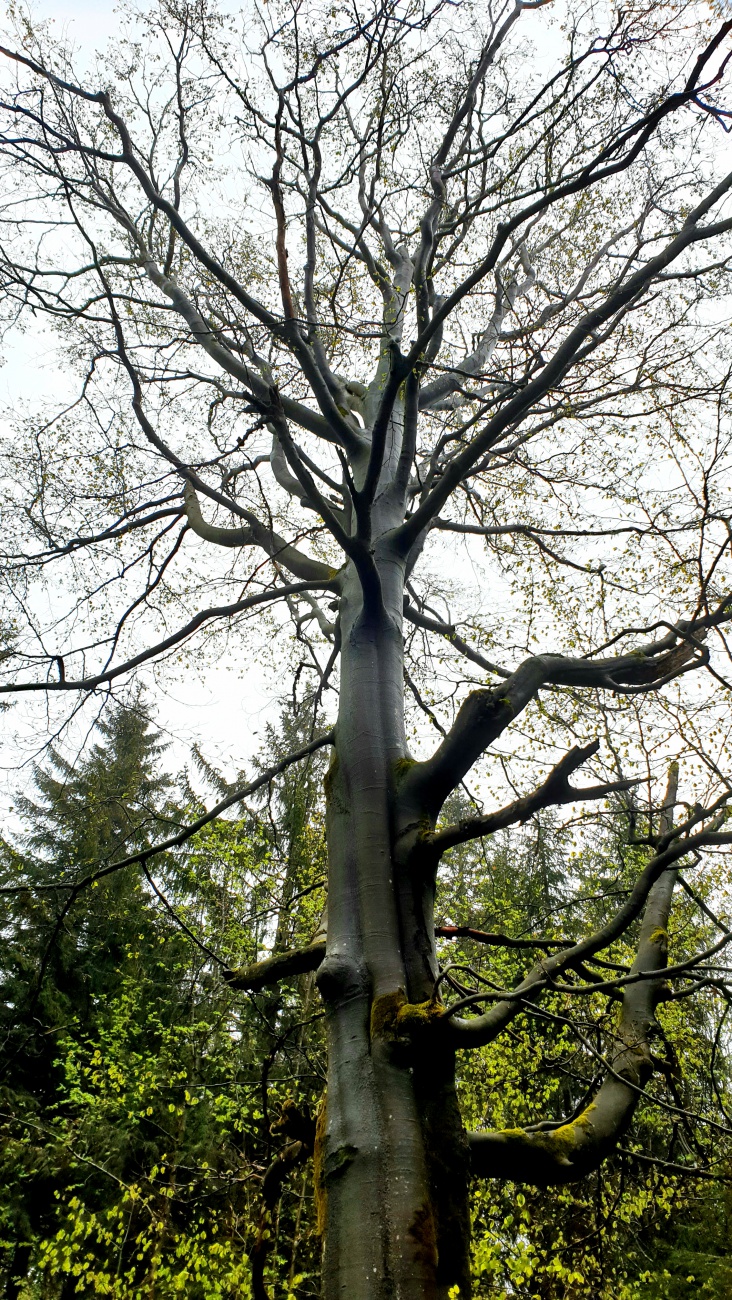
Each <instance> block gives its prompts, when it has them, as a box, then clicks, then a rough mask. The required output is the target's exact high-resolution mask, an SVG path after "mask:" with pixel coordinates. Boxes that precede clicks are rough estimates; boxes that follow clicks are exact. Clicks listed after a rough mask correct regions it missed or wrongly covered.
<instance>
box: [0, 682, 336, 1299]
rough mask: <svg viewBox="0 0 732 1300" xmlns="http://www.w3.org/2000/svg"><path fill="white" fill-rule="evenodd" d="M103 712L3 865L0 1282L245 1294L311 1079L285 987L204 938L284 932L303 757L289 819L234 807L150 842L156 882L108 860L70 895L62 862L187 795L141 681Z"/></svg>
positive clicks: (293, 1219)
mask: <svg viewBox="0 0 732 1300" xmlns="http://www.w3.org/2000/svg"><path fill="white" fill-rule="evenodd" d="M100 728H101V736H100V737H99V741H98V743H96V744H94V746H93V747H92V749H91V752H90V753H88V754H87V755H84V756H82V758H81V759H80V761H79V763H78V765H77V766H76V768H75V769H73V770H72V769H71V768H70V767H69V764H68V762H66V761H65V760H64V759H63V758H62V757H61V756H60V755H54V754H52V755H51V770H46V769H43V768H39V769H37V771H36V774H35V786H36V797H35V798H29V797H25V798H23V799H21V800H19V811H20V812H21V814H22V818H23V825H24V830H25V834H24V835H23V841H22V847H21V848H17V847H14V846H11V845H9V844H3V845H2V849H3V854H2V859H1V860H0V861H1V863H2V868H3V879H4V880H11V881H15V882H17V880H18V879H19V877H24V878H25V879H26V880H32V881H33V882H34V883H35V885H36V887H37V890H38V892H37V893H30V895H29V892H28V891H23V892H21V893H17V894H15V895H11V896H10V897H11V900H12V902H13V904H14V906H13V910H12V911H11V912H10V913H9V914H7V915H6V917H5V922H4V942H3V949H2V954H1V957H0V981H1V982H0V987H2V993H3V998H2V1030H3V1033H2V1048H1V1049H0V1080H1V1086H2V1099H3V1100H2V1107H0V1233H1V1236H0V1241H1V1243H2V1245H1V1247H0V1251H1V1253H0V1287H2V1293H3V1295H7V1297H8V1300H17V1297H19V1296H22V1297H23V1300H41V1298H43V1300H50V1298H51V1297H52V1298H53V1300H56V1298H57V1297H68V1296H72V1295H76V1294H80V1293H81V1294H90V1293H92V1292H93V1293H94V1294H107V1295H113V1296H116V1297H118V1298H119V1300H123V1298H127V1297H132V1296H136V1295H139V1294H141V1293H142V1294H152V1293H153V1292H154V1294H156V1295H159V1296H177V1295H180V1293H181V1288H182V1287H183V1288H184V1289H185V1291H186V1294H189V1295H191V1296H200V1297H201V1300H204V1298H206V1297H218V1296H220V1295H222V1294H230V1293H232V1292H238V1291H244V1292H248V1290H249V1286H250V1279H251V1278H252V1275H253V1274H256V1270H257V1263H258V1262H259V1261H261V1265H262V1268H261V1269H260V1272H263V1271H264V1267H263V1266H264V1264H265V1263H267V1252H262V1250H261V1249H258V1248H257V1247H258V1244H259V1242H260V1239H261V1237H262V1232H261V1224H260V1222H259V1220H260V1200H261V1197H260V1186H261V1185H262V1183H263V1181H264V1182H265V1183H266V1180H267V1170H268V1167H269V1166H270V1165H272V1166H273V1167H274V1169H275V1170H277V1171H279V1168H281V1167H283V1166H284V1167H285V1168H286V1169H287V1170H288V1171H289V1170H292V1169H293V1168H296V1167H297V1163H298V1161H297V1160H296V1159H295V1157H300V1154H301V1153H300V1150H297V1149H296V1150H294V1151H293V1150H292V1149H290V1150H289V1152H288V1155H289V1161H288V1162H285V1161H283V1160H282V1158H281V1156H280V1157H279V1163H278V1162H277V1159H275V1161H274V1162H273V1161H272V1154H273V1153H272V1149H271V1148H272V1135H271V1133H270V1127H271V1126H272V1125H273V1124H274V1126H275V1128H276V1130H277V1132H278V1133H279V1132H291V1130H292V1129H293V1127H297V1122H298V1119H299V1121H300V1124H301V1125H305V1124H307V1123H308V1118H307V1117H308V1115H309V1110H311V1109H313V1108H314V1106H313V1103H314V1101H316V1100H317V1096H318V1093H319V1091H320V1089H321V1087H322V1083H321V1075H320V1072H319V1070H318V1069H316V1070H315V1071H314V1070H313V1068H312V1066H311V1064H310V1062H309V1060H308V1059H307V1058H306V1057H305V1056H304V1055H303V1053H302V1051H300V1050H298V1036H300V1037H301V1036H302V1033H303V1024H302V1022H303V1019H306V1018H307V1016H308V1008H307V1006H306V1005H304V1003H303V1000H302V999H301V998H300V997H299V996H298V995H297V992H295V995H294V996H293V995H292V994H290V995H288V996H287V997H284V998H280V1000H279V1005H277V1006H275V1005H274V1001H273V1000H272V999H271V998H270V999H269V1005H268V1006H266V1007H265V1006H262V1005H261V1003H260V1005H255V1004H254V1003H253V1002H252V1001H251V999H248V998H247V997H246V996H243V995H242V994H241V993H237V992H236V991H235V990H233V989H232V988H230V987H229V986H227V984H226V982H225V981H223V980H221V979H220V978H217V973H216V972H217V967H216V965H215V963H213V964H212V961H211V950H210V948H208V946H207V945H210V944H214V943H215V945H216V951H217V956H218V957H219V959H220V961H222V962H226V963H228V964H229V965H237V964H241V963H243V962H250V963H251V962H252V961H253V960H254V959H255V958H256V956H257V951H258V943H257V939H258V937H259V939H260V941H261V938H262V936H264V937H266V936H267V934H268V933H272V932H273V931H279V930H283V929H284V925H285V921H284V916H283V912H284V911H286V910H287V908H288V906H289V904H290V903H291V901H292V892H293V891H292V889H291V888H289V889H288V886H289V885H290V884H291V882H290V881H289V880H288V873H287V871H285V872H284V879H283V881H282V882H281V884H280V885H279V886H278V885H277V883H276V882H275V883H274V884H273V870H272V865H273V858H274V857H275V856H276V851H277V849H276V840H275V832H276V831H280V832H281V833H282V834H281V837H282V838H284V841H285V843H284V845H283V846H282V847H283V848H284V849H285V852H286V855H287V861H288V863H289V861H290V860H293V859H294V860H295V861H296V862H297V870H298V873H299V879H300V883H301V885H303V886H304V884H305V881H306V880H307V883H308V884H310V886H311V887H312V886H313V885H314V884H315V883H317V876H315V873H316V872H317V873H320V874H321V875H322V862H321V861H320V860H319V856H322V855H319V854H318V853H317V852H313V853H312V854H311V859H312V860H311V863H310V866H311V874H310V877H309V878H308V876H307V867H306V864H305V862H304V854H303V851H302V845H301V844H298V833H299V832H300V830H301V826H300V823H301V822H302V818H303V813H304V812H305V810H306V809H307V807H308V800H310V801H311V802H312V797H313V794H314V782H313V780H312V774H311V773H309V772H308V770H307V767H306V765H304V764H301V765H299V766H298V767H297V768H296V769H295V770H294V772H292V773H290V774H289V779H288V781H287V782H286V783H285V788H284V789H283V790H282V791H281V792H279V793H280V798H281V800H282V803H283V809H284V813H285V816H284V817H283V818H282V821H283V822H284V826H283V827H278V826H277V824H276V822H275V823H272V824H271V825H270V824H268V822H267V821H265V820H264V819H263V818H260V817H258V816H257V815H256V813H254V812H253V811H252V812H249V813H245V814H244V815H241V810H240V815H239V816H237V817H235V818H234V819H233V820H226V821H221V822H220V823H219V824H218V825H217V826H215V827H210V828H208V831H207V833H206V834H205V835H203V836H201V837H200V840H199V842H198V843H197V844H196V845H195V847H192V850H191V851H186V850H185V849H184V850H181V851H180V852H178V853H177V854H169V855H167V856H162V855H161V856H158V857H157V858H156V861H155V874H154V877H152V876H151V877H150V879H149V880H148V881H146V880H145V876H144V872H143V870H142V869H141V868H139V867H138V869H137V871H123V872H117V873H113V874H111V875H109V876H107V877H106V878H105V879H103V880H101V881H100V882H99V886H98V888H97V889H94V890H85V891H81V892H80V893H79V894H78V895H77V896H76V897H75V898H74V900H73V902H72V904H71V906H64V897H63V893H62V894H61V895H60V896H59V893H58V891H57V890H55V889H54V888H53V885H54V882H56V881H58V878H59V875H61V876H64V875H66V876H70V877H72V878H74V877H76V876H77V875H78V873H79V871H80V870H81V871H84V869H85V868H86V867H88V865H89V864H90V863H93V862H95V861H98V859H99V857H100V855H102V854H105V853H106V854H107V855H108V856H109V858H110V859H111V861H114V860H115V858H119V857H121V856H123V855H124V853H125V852H126V851H128V850H129V849H131V848H134V847H135V846H139V845H141V844H150V843H151V842H152V841H154V839H155V836H156V834H157V835H159V834H160V833H161V831H162V830H163V829H164V828H165V826H166V825H167V826H170V824H171V822H173V823H175V822H176V821H178V822H179V821H180V820H181V819H184V818H185V815H186V813H188V815H190V813H191V812H192V811H194V810H195V808H196V802H197V801H196V800H195V798H193V799H192V798H191V797H190V795H189V797H188V798H187V799H185V798H183V797H182V791H181V790H180V789H176V787H175V786H174V783H173V782H172V780H171V779H170V778H169V777H167V776H166V775H165V774H164V773H163V772H161V770H160V768H161V762H162V760H163V754H162V750H163V748H164V747H163V746H161V744H160V742H159V737H157V736H156V734H155V733H154V731H153V730H152V727H151V724H150V720H149V717H148V714H147V712H146V710H145V708H144V706H143V703H142V702H141V701H140V700H138V701H136V702H135V704H134V705H133V706H132V707H127V708H121V707H118V708H116V709H114V710H113V711H112V712H111V714H110V717H109V718H108V720H107V721H106V722H104V721H102V722H101V723H100ZM288 728H289V731H290V733H291V732H292V730H293V726H292V723H291V722H290V721H289V720H287V719H286V720H285V731H286V732H287V731H288ZM276 738H277V737H276V735H275V733H274V732H272V734H271V735H270V740H271V741H274V740H276ZM211 775H215V774H213V773H211ZM298 778H299V779H298ZM288 814H289V815H288ZM309 838H310V841H311V843H312V844H313V846H314V836H313V832H312V830H311V831H310V836H309ZM314 876H315V879H313V877H314ZM49 886H51V888H49ZM258 886H259V888H258ZM265 886H266V892H265ZM321 892H322V891H321ZM309 897H310V898H311V899H315V900H317V898H318V891H317V890H316V889H312V888H311V893H310V895H309ZM316 905H317V904H316ZM321 906H322V902H321ZM302 910H303V912H305V910H306V909H304V908H303V909H302ZM59 913H61V915H59ZM252 914H253V915H252ZM300 919H301V920H304V917H301V918H300ZM316 920H317V918H316ZM313 924H315V921H314V922H313ZM181 927H185V929H187V933H184V932H183V930H182V928H181ZM310 1019H312V1011H311V1012H310ZM316 1034H317V1025H314V1026H313V1027H312V1029H311V1034H310V1038H311V1040H313V1039H314V1035H316ZM309 1047H310V1049H311V1050H314V1051H315V1053H316V1055H317V1042H316V1041H311V1042H310V1043H309ZM309 1122H310V1127H311V1128H312V1121H311V1120H310V1121H309ZM297 1145H298V1144H297V1141H293V1140H292V1138H291V1141H290V1148H293V1147H297ZM277 1154H278V1155H279V1153H277ZM300 1162H301V1161H300ZM273 1182H274V1183H276V1179H275V1177H274V1174H270V1175H269V1183H268V1184H267V1186H268V1187H269V1186H271V1185H272V1183H273ZM277 1190H278V1192H279V1193H281V1192H282V1187H281V1182H280V1184H279V1186H278V1188H277ZM301 1199H302V1198H299V1199H298V1197H297V1196H293V1195H290V1196H289V1198H285V1203H284V1204H283V1205H282V1206H281V1208H280V1213H279V1216H278V1219H279V1231H280V1236H281V1238H285V1239H286V1237H287V1235H288V1229H289V1237H290V1241H289V1243H287V1242H286V1243H283V1244H285V1266H286V1268H287V1270H288V1271H289V1274H290V1277H291V1278H292V1277H294V1276H296V1275H297V1274H296V1264H297V1271H299V1272H303V1273H305V1274H307V1273H312V1262H311V1258H310V1257H311V1254H312V1250H313V1242H312V1241H310V1240H307V1239H306V1240H303V1236H304V1234H303V1233H302V1231H301V1233H300V1235H299V1237H298V1233H297V1231H296V1230H295V1226H296V1225H297V1223H298V1222H299V1221H300V1220H301V1219H302V1217H303V1216H302V1207H301ZM265 1240H266V1241H267V1242H268V1244H270V1245H271V1238H270V1237H269V1236H267V1237H265ZM275 1244H276V1243H275ZM288 1247H289V1248H288ZM282 1250H283V1247H282V1245H281V1246H280V1247H279V1251H278V1252H277V1253H279V1255H280V1256H281V1255H282ZM249 1256H251V1257H252V1261H251V1264H250V1259H249Z"/></svg>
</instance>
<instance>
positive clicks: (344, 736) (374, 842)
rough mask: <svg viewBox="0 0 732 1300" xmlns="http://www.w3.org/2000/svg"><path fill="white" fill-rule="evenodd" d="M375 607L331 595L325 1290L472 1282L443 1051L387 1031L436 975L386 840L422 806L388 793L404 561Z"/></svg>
mask: <svg viewBox="0 0 732 1300" xmlns="http://www.w3.org/2000/svg"><path fill="white" fill-rule="evenodd" d="M380 571H381V579H382V595H383V600H384V605H385V607H386V614H385V615H384V614H383V613H382V614H381V615H380V616H378V615H375V616H370V615H369V614H368V612H367V611H365V610H364V606H363V600H362V595H361V590H360V587H359V586H358V584H357V582H356V579H355V575H354V577H353V580H352V581H349V582H347V584H346V587H347V590H346V593H345V595H344V597H343V599H342V602H341V627H342V662H341V692H340V698H341V701H342V703H341V710H340V715H339V719H338V724H337V730H336V743H335V749H334V757H333V761H332V764H331V769H330V771H329V774H328V778H327V808H328V841H329V853H330V880H329V892H328V945H327V956H326V959H325V961H324V962H323V964H322V966H321V967H320V970H319V972H318V977H317V978H318V985H319V988H320V991H321V994H322V995H323V998H324V1001H325V1005H326V1008H327V1021H328V1058H329V1059H328V1090H327V1101H326V1104H325V1112H324V1114H323V1115H321V1121H320V1124H319V1138H318V1142H317V1149H316V1187H317V1193H318V1198H319V1218H320V1222H321V1224H322V1227H323V1230H324V1265H323V1292H324V1296H325V1297H326V1300H336V1297H338V1298H339V1300H342V1298H343V1300H345V1297H347V1298H348V1300H367V1298H368V1300H381V1297H387V1296H389V1297H391V1296H394V1297H397V1296H398V1297H399V1298H400V1300H410V1298H414V1300H417V1298H419V1300H423V1298H425V1297H445V1296H447V1293H448V1291H449V1289H450V1287H451V1286H454V1285H458V1286H459V1287H460V1294H461V1296H467V1295H468V1294H469V1273H468V1262H467V1251H468V1209H467V1155H466V1152H467V1147H466V1144H465V1139H464V1136H463V1132H462V1126H461V1121H460V1115H459V1110H458V1105H457V1098H456V1094H455V1085H454V1061H453V1059H452V1056H451V1053H450V1052H449V1051H448V1050H447V1049H445V1050H444V1052H440V1053H438V1057H437V1059H436V1057H435V1053H434V1050H433V1051H432V1052H431V1053H430V1054H429V1055H428V1054H427V1052H426V1051H425V1050H424V1049H421V1048H420V1046H419V1041H418V1040H417V1042H416V1043H415V1042H414V1041H413V1040H411V1039H409V1038H407V1037H406V1036H404V1035H401V1034H399V1033H398V1032H397V1023H396V1021H397V1015H398V1012H399V1009H400V1007H401V1006H402V1005H403V1004H404V1003H405V1002H406V1001H409V1002H411V1003H415V1002H425V1001H426V1000H427V999H428V998H429V997H430V994H431V992H432V988H433V983H434V978H435V974H436V962H435V955H434V939H433V929H432V927H433V921H432V905H433V897H434V878H432V879H430V880H420V879H415V878H412V876H411V874H410V869H409V865H408V861H407V860H406V859H405V855H403V854H400V852H399V851H398V850H399V845H400V844H401V843H403V842H404V841H405V840H406V839H408V831H409V828H410V826H411V827H412V828H414V826H415V824H417V823H418V822H419V820H420V812H419V810H416V809H410V808H408V807H406V806H404V801H403V800H400V796H399V785H400V777H401V776H402V775H403V773H404V771H405V770H406V769H407V768H408V767H409V766H410V765H411V760H410V759H409V757H408V754H407V747H406V740H405V732H404V716H403V660H402V656H403V641H402V629H401V616H402V601H403V595H402V593H403V577H404V575H403V568H402V567H401V566H400V565H399V563H398V562H397V561H395V560H394V557H393V556H392V557H389V560H388V562H385V563H383V564H381V565H380Z"/></svg>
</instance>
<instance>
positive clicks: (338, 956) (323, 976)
mask: <svg viewBox="0 0 732 1300" xmlns="http://www.w3.org/2000/svg"><path fill="white" fill-rule="evenodd" d="M315 983H316V984H317V986H318V990H319V992H320V996H321V997H322V999H323V1001H324V1002H325V1003H326V1004H327V1005H330V1006H334V1005H336V1004H337V1003H339V1002H348V1001H350V1000H351V999H352V998H359V997H366V996H367V994H368V975H367V972H366V970H365V968H364V967H363V966H362V965H361V963H360V962H357V961H354V959H353V958H352V957H347V956H346V955H345V953H338V952H334V953H329V954H328V956H327V957H326V958H325V961H324V962H322V963H321V965H320V966H319V967H318V973H317V975H316V976H315Z"/></svg>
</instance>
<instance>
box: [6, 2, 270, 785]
mask: <svg viewBox="0 0 732 1300" xmlns="http://www.w3.org/2000/svg"><path fill="white" fill-rule="evenodd" d="M30 9H31V13H32V14H33V16H34V17H35V18H37V19H48V20H50V21H52V22H53V23H54V25H55V26H56V27H57V28H58V34H59V37H60V36H61V35H62V34H63V35H65V36H66V35H67V36H68V37H69V38H70V39H71V41H72V42H73V44H74V45H76V46H77V47H78V50H79V64H80V65H81V66H83V64H84V61H85V52H86V51H89V53H90V54H91V53H92V52H93V51H94V49H95V48H99V47H103V46H104V44H105V42H106V41H107V40H108V39H109V37H111V36H114V35H115V34H116V33H117V32H118V31H119V27H120V17H121V15H120V9H119V6H118V5H117V4H115V3H113V0H33V3H32V5H31V6H30ZM54 349H55V345H54V346H53V347H52V341H51V340H50V339H49V340H48V341H45V340H44V339H43V337H42V336H40V335H38V336H33V335H28V334H26V335H25V336H24V337H17V338H16V339H15V340H14V341H13V342H12V343H10V344H9V345H8V346H6V347H5V348H4V349H3V354H4V355H3V360H4V365H3V366H2V369H0V406H3V407H7V406H12V405H13V404H14V402H16V401H18V400H20V401H21V402H22V401H23V399H24V398H28V399H31V398H32V397H34V396H35V395H37V393H38V391H39V376H41V378H42V384H43V387H44V389H46V390H47V391H48V392H52V391H54V389H55V386H56V385H57V383H58V382H59V375H58V372H57V371H56V368H55V355H54ZM280 687H281V683H276V684H275V685H274V686H273V685H272V684H271V683H268V681H267V679H266V677H265V675H264V674H263V672H262V671H261V670H260V669H258V668H257V667H256V666H255V667H254V668H252V669H251V671H249V672H248V673H247V676H246V678H245V679H244V680H242V678H241V676H240V675H239V674H238V673H237V672H235V671H233V670H232V669H231V668H230V667H223V666H216V665H213V666H211V667H210V668H209V669H208V670H207V672H206V676H205V682H204V681H202V680H201V678H200V677H199V676H196V677H195V678H193V677H192V678H191V679H190V680H188V681H181V682H175V683H172V684H168V685H167V687H166V690H165V692H164V693H163V694H162V695H161V694H159V693H158V691H157V690H156V702H157V710H158V721H159V723H160V725H161V726H162V728H163V730H164V731H165V733H166V734H167V735H168V737H169V740H170V742H171V750H170V753H169V756H168V758H169V762H170V764H171V766H172V767H182V766H183V765H184V764H186V762H187V761H189V758H190V752H191V746H192V744H193V743H195V742H196V741H198V742H200V743H201V745H202V748H203V751H204V753H205V754H206V756H207V758H209V759H210V760H211V761H213V762H214V763H216V764H217V765H220V766H221V768H222V769H223V770H224V772H225V773H226V775H227V776H228V775H232V776H233V775H234V773H235V772H236V771H237V770H239V769H240V768H241V767H242V766H244V765H246V763H247V760H248V759H249V758H250V757H251V756H252V754H253V753H255V752H256V751H257V750H258V748H259V745H260V740H261V734H262V732H263V730H264V727H265V726H266V724H267V722H268V721H271V720H273V719H274V718H275V717H276V715H277V712H278V693H279V691H278V688H280ZM2 730H3V733H4V735H2V736H0V809H2V808H3V807H4V808H6V809H7V808H8V806H9V804H11V803H12V797H13V793H14V791H17V789H18V788H19V786H22V785H24V784H25V783H26V782H27V780H28V779H29V776H30V769H29V767H28V766H23V765H24V764H27V763H28V761H29V760H30V759H32V757H33V756H34V754H35V753H37V751H38V740H39V722H38V716H37V714H36V712H35V711H30V710H26V709H24V708H23V705H22V704H21V705H18V706H16V707H14V709H13V710H12V712H11V713H10V714H8V715H5V717H4V718H3V728H2ZM85 734H86V727H77V728H72V730H71V731H70V733H69V736H68V745H69V749H70V752H72V751H73V749H74V748H75V747H76V746H77V745H78V744H79V743H81V741H82V740H83V738H84V736H85Z"/></svg>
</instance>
